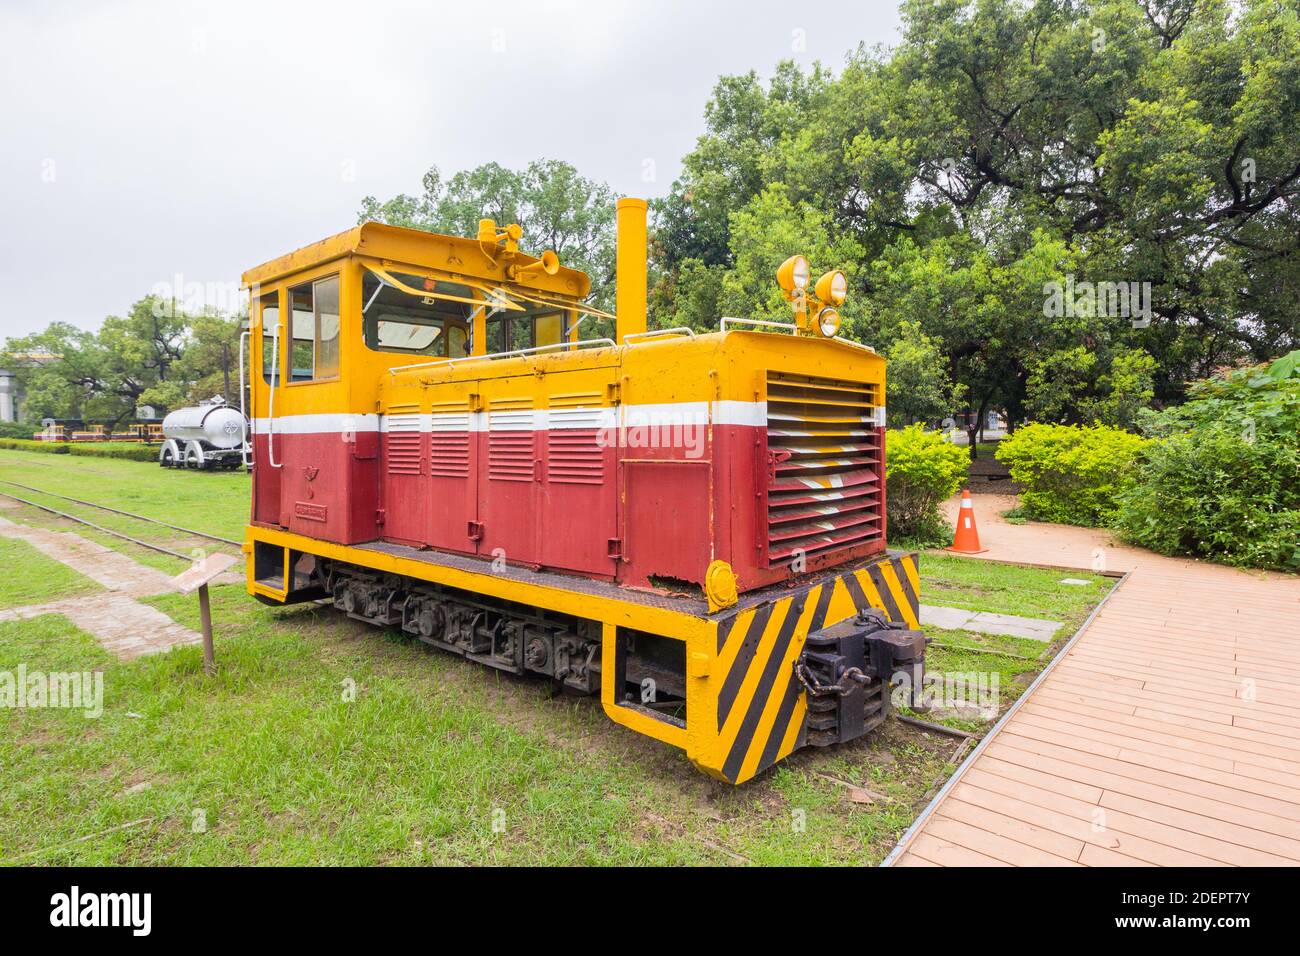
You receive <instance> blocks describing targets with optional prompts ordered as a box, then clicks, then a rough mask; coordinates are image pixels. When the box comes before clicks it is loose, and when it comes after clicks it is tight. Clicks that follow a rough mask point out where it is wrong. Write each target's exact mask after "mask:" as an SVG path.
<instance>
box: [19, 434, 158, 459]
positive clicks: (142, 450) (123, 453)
mask: <svg viewBox="0 0 1300 956" xmlns="http://www.w3.org/2000/svg"><path fill="white" fill-rule="evenodd" d="M0 448H10V449H13V450H15V451H36V452H42V453H44V454H47V455H83V456H86V457H89V458H120V459H124V460H126V461H153V462H156V461H157V460H158V449H157V448H156V447H154V446H150V445H135V446H129V447H120V446H119V447H108V448H106V447H104V446H103V445H97V444H90V443H86V444H75V443H73V442H62V441H33V440H32V439H30V438H0Z"/></svg>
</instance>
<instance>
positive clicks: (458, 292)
mask: <svg viewBox="0 0 1300 956" xmlns="http://www.w3.org/2000/svg"><path fill="white" fill-rule="evenodd" d="M391 277H392V278H393V279H394V280H396V281H397V282H400V283H401V284H402V285H404V286H407V287H408V288H411V289H417V290H419V289H423V290H425V291H427V292H429V293H438V294H441V295H447V296H455V297H458V298H465V299H468V298H471V297H472V295H473V290H472V289H470V288H469V287H468V286H465V285H461V284H459V283H456V282H451V281H449V280H445V279H437V280H435V279H429V278H425V277H424V276H417V275H409V274H407V273H401V272H394V273H392V274H391ZM472 308H473V307H472V306H471V305H469V304H468V303H466V302H457V301H454V300H453V299H443V298H438V297H435V296H434V295H432V294H431V295H423V296H419V297H416V296H413V295H410V294H408V293H406V292H403V291H402V290H401V289H399V288H396V287H395V286H392V285H389V284H388V283H387V282H384V281H382V280H381V279H380V278H379V277H378V276H376V275H375V274H374V273H372V272H366V274H365V278H364V279H363V280H362V282H361V309H362V312H361V328H362V332H363V334H364V336H365V342H366V347H367V348H369V349H373V350H374V351H376V352H397V353H400V354H405V355H430V356H434V357H441V358H462V357H464V356H466V355H468V354H469V330H470V312H471V310H472Z"/></svg>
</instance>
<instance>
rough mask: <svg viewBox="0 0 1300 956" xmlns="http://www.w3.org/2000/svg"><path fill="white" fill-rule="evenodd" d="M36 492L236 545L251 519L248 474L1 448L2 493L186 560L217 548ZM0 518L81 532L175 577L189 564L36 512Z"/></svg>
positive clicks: (22, 509) (0, 502) (12, 511)
mask: <svg viewBox="0 0 1300 956" xmlns="http://www.w3.org/2000/svg"><path fill="white" fill-rule="evenodd" d="M5 481H8V482H17V483H18V484H19V485H25V486H27V487H26V488H22V487H15V486H14V485H12V484H5V483H4V482H5ZM31 488H40V489H42V490H44V491H50V492H54V493H55V494H60V495H67V496H69V497H72V498H80V499H82V500H84V501H94V502H96V503H98V504H104V505H108V506H109V507H111V508H117V509H119V510H122V511H132V512H135V513H136V514H142V515H146V516H148V517H151V518H157V519H159V520H161V521H166V522H168V523H170V524H174V525H179V526H180V527H184V528H193V529H194V530H196V531H204V532H207V533H208V534H215V535H218V536H220V537H223V538H229V539H230V540H232V541H239V540H241V539H242V538H243V536H244V524H245V522H246V521H247V519H248V507H249V505H248V501H249V497H248V496H249V476H248V475H247V474H246V473H245V472H242V471H233V472H230V471H223V472H207V471H187V470H177V469H172V468H160V467H158V466H157V465H154V464H150V463H148V462H139V461H124V460H119V459H114V458H85V457H78V456H71V455H47V454H42V453H40V452H24V451H12V450H9V449H0V492H8V493H10V494H14V495H17V496H18V497H20V498H25V499H27V500H28V501H34V502H39V503H40V504H43V505H47V506H49V507H51V508H57V509H58V510H59V511H63V512H66V513H68V514H72V515H77V516H78V517H82V518H86V519H87V520H89V521H93V522H94V523H95V524H98V525H101V526H103V527H105V528H111V529H112V530H114V531H120V532H123V533H124V534H129V535H131V537H133V538H139V539H140V540H142V541H150V542H153V543H156V544H160V545H162V546H163V547H166V548H170V549H171V550H173V551H178V552H180V553H181V554H188V553H190V551H191V550H192V549H194V548H208V549H210V548H211V547H212V545H213V543H212V542H210V541H207V540H206V539H204V538H199V537H194V536H190V535H185V534H182V533H180V532H176V531H170V530H168V529H166V528H162V527H159V526H157V525H149V524H146V523H145V522H142V521H137V520H136V519H134V518H127V517H124V516H122V515H115V514H111V513H109V512H106V511H100V510H98V509H96V508H88V507H85V506H84V505H78V504H75V503H73V502H71V501H65V500H63V499H61V498H55V497H52V496H48V495H41V494H39V493H38V492H34V491H31V490H29V489H31ZM6 503H8V504H13V502H12V500H6V499H3V498H0V505H4V504H6ZM0 514H2V515H4V516H6V517H8V518H9V519H10V520H11V521H17V520H27V521H31V522H34V523H39V524H42V525H47V526H49V527H56V528H58V529H59V530H63V531H76V533H77V534H80V535H83V536H84V537H87V538H90V539H91V540H93V541H98V542H99V543H100V544H103V545H104V546H106V547H109V548H113V549H114V550H117V551H121V552H123V553H124V554H129V555H130V556H131V557H133V558H135V559H136V560H137V561H140V562H142V563H144V564H148V565H151V566H153V567H156V568H159V569H161V570H163V571H167V572H169V573H176V572H178V571H180V570H183V569H184V567H185V565H186V562H184V561H180V560H178V559H176V558H170V557H168V556H167V555H165V554H160V553H158V552H156V551H150V550H149V549H147V548H141V547H139V546H138V545H133V544H130V543H129V542H125V541H122V540H121V539H120V538H114V537H113V536H112V535H106V534H102V533H100V532H98V531H94V530H91V529H88V528H86V527H84V526H82V525H77V524H75V523H74V522H71V521H65V520H62V519H58V518H55V517H54V516H53V515H50V514H48V513H46V512H41V511H39V510H37V509H35V508H30V507H27V506H22V507H19V508H16V509H15V508H6V509H5V510H3V511H0Z"/></svg>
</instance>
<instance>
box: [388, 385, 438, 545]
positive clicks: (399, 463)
mask: <svg viewBox="0 0 1300 956" xmlns="http://www.w3.org/2000/svg"><path fill="white" fill-rule="evenodd" d="M383 421H384V431H383V433H382V447H383V464H382V474H383V479H382V481H381V485H382V488H383V490H382V493H381V495H380V498H381V502H380V506H381V507H382V508H383V513H384V514H383V517H384V523H383V535H384V537H385V538H387V539H389V540H390V541H396V542H397V543H399V544H407V545H411V546H412V547H417V548H418V547H420V546H421V545H423V544H424V543H425V537H426V528H425V522H426V509H427V507H428V504H429V495H428V493H427V492H428V489H427V488H426V487H425V482H426V481H427V479H428V469H429V451H428V442H429V436H428V434H427V433H425V432H424V431H422V429H421V423H420V415H419V411H418V409H403V410H401V411H397V412H394V413H393V414H389V415H385V416H384V419H383Z"/></svg>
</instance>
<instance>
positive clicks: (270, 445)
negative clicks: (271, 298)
mask: <svg viewBox="0 0 1300 956" xmlns="http://www.w3.org/2000/svg"><path fill="white" fill-rule="evenodd" d="M278 381H280V322H279V320H278V319H277V320H276V323H275V334H274V335H273V336H271V392H270V394H269V395H268V396H267V400H266V463H267V464H268V465H270V466H271V467H272V468H283V467H284V462H277V461H276V460H275V385H276V383H277V382H278Z"/></svg>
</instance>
